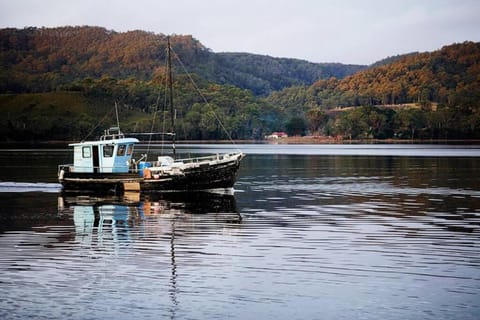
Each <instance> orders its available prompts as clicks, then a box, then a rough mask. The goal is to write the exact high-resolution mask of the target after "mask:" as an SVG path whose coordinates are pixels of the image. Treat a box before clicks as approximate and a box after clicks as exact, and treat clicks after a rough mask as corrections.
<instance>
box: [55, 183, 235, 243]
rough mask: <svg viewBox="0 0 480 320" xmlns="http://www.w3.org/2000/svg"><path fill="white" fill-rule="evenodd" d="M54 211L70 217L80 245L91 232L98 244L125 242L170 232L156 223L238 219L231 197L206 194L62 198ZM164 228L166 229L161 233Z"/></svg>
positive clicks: (213, 224)
mask: <svg viewBox="0 0 480 320" xmlns="http://www.w3.org/2000/svg"><path fill="white" fill-rule="evenodd" d="M58 212H59V214H61V215H65V214H68V215H71V216H72V215H73V221H74V225H75V238H76V239H77V240H79V241H80V242H85V241H87V242H89V240H91V236H92V234H93V233H95V232H96V233H97V234H98V241H99V242H103V240H112V241H114V242H122V241H129V240H131V239H132V237H133V238H135V237H141V236H142V234H145V233H146V232H147V233H148V232H150V231H151V230H150V231H149V230H146V228H155V229H157V231H159V232H164V233H170V232H172V230H171V225H170V224H168V223H162V221H160V220H168V221H171V222H172V221H175V223H176V224H177V226H179V225H184V226H185V225H188V224H191V225H192V226H193V223H192V222H195V223H196V224H198V222H199V219H200V220H201V219H205V221H208V222H209V224H208V225H210V226H212V227H214V226H217V227H218V224H225V223H226V224H238V223H240V222H241V220H242V217H241V215H240V214H239V213H238V212H237V206H236V201H235V197H234V196H233V195H232V194H215V193H207V192H200V193H198V192H196V193H171V194H162V193H158V194H139V193H132V194H128V193H126V194H124V195H122V196H106V197H103V196H102V197H95V196H85V195H83V196H67V195H62V196H60V197H59V198H58ZM152 221H153V222H152ZM212 221H213V222H214V223H211V222H212ZM163 222H165V221H163ZM168 225H170V226H169V227H168V229H165V230H162V228H163V227H167V226H168ZM205 225H206V224H205ZM132 232H133V233H134V235H132Z"/></svg>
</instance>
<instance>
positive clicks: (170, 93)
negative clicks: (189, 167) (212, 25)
mask: <svg viewBox="0 0 480 320" xmlns="http://www.w3.org/2000/svg"><path fill="white" fill-rule="evenodd" d="M167 75H168V99H169V101H170V122H171V126H172V149H173V158H174V159H175V156H176V150H175V109H174V107H173V81H172V55H171V47H170V36H167Z"/></svg>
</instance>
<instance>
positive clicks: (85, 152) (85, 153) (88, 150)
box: [82, 147, 92, 158]
mask: <svg viewBox="0 0 480 320" xmlns="http://www.w3.org/2000/svg"><path fill="white" fill-rule="evenodd" d="M91 156H92V149H91V148H90V147H83V148H82V157H83V158H90V157H91Z"/></svg>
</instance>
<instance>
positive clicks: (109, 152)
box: [103, 145, 113, 158]
mask: <svg viewBox="0 0 480 320" xmlns="http://www.w3.org/2000/svg"><path fill="white" fill-rule="evenodd" d="M112 156H113V145H107V146H103V157H104V158H111V157H112Z"/></svg>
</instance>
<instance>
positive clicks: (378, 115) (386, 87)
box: [268, 42, 480, 139]
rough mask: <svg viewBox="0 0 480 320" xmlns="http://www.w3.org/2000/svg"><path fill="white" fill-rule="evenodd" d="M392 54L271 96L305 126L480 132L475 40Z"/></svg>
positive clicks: (409, 133) (353, 133)
mask: <svg viewBox="0 0 480 320" xmlns="http://www.w3.org/2000/svg"><path fill="white" fill-rule="evenodd" d="M393 60H394V61H393V62H391V63H389V64H380V66H378V67H371V68H369V69H367V70H363V71H360V72H357V73H356V74H354V75H351V76H348V77H345V78H344V79H336V78H331V79H327V80H319V81H317V82H316V83H314V84H313V85H311V86H297V87H290V88H286V89H283V90H281V91H278V92H274V93H272V94H271V95H270V96H269V97H268V102H269V103H270V104H272V105H275V106H277V107H278V108H280V109H281V110H285V113H286V114H289V115H290V116H291V117H293V115H300V114H303V115H304V117H305V118H306V119H307V121H306V123H308V124H309V126H310V132H322V131H323V132H324V133H325V134H328V135H339V136H343V137H350V138H393V137H403V138H405V137H409V138H411V139H414V138H425V139H436V138H444V139H451V138H455V139H473V138H476V139H478V138H480V43H474V42H464V43H461V44H453V45H449V46H445V47H443V48H442V49H440V50H437V51H433V52H426V53H418V54H408V55H404V56H400V57H395V58H394V59H393ZM329 110H331V111H329ZM300 120H301V119H300ZM296 123H301V122H300V121H297V122H296ZM306 123H305V124H306ZM297 127H299V126H298V125H297ZM300 127H301V126H300ZM304 127H305V126H304ZM297 132H301V131H300V130H297Z"/></svg>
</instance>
